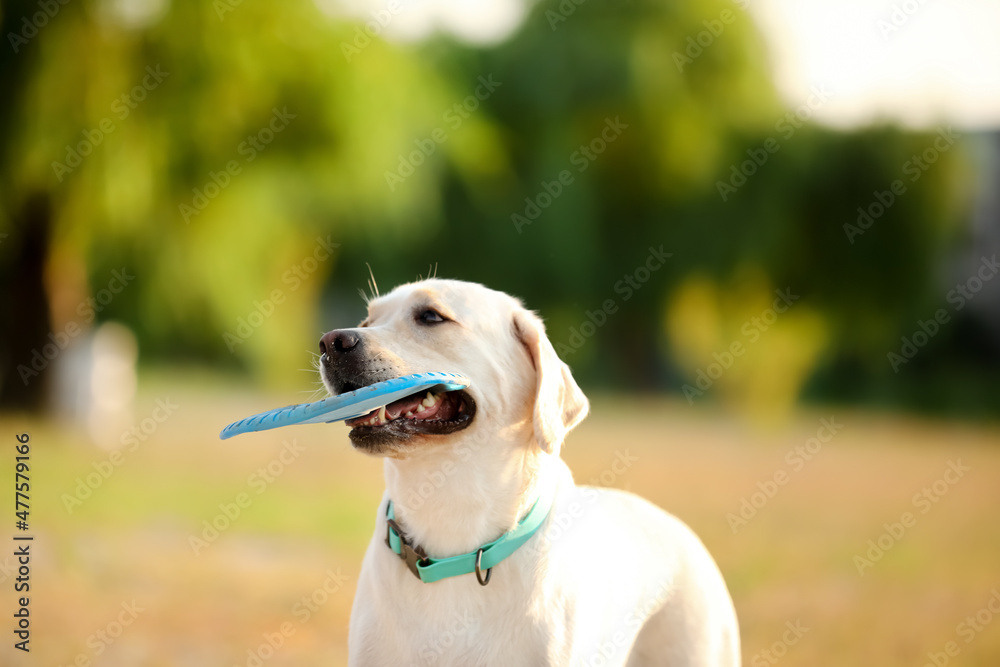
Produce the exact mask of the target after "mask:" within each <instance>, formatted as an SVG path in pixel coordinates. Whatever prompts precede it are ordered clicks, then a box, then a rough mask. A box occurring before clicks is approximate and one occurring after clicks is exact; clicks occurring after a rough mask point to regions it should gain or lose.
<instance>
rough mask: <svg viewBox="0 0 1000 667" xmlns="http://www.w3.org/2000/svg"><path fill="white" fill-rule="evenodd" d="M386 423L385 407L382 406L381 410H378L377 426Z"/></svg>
mask: <svg viewBox="0 0 1000 667" xmlns="http://www.w3.org/2000/svg"><path fill="white" fill-rule="evenodd" d="M387 421H388V420H387V419H386V416H385V406H384V405H383V406H382V407H381V408H379V409H378V423H379V424H384V423H386V422H387Z"/></svg>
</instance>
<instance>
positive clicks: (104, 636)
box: [59, 600, 146, 667]
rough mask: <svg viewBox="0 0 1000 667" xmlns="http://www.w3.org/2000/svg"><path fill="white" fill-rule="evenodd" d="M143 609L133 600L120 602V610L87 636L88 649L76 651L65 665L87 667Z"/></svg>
mask: <svg viewBox="0 0 1000 667" xmlns="http://www.w3.org/2000/svg"><path fill="white" fill-rule="evenodd" d="M144 611H146V610H145V609H144V608H143V607H140V606H139V605H138V604H137V603H136V601H135V600H132V601H131V602H122V603H121V611H119V612H118V615H117V616H115V618H113V619H112V620H110V621H108V623H107V624H106V625H105V626H104V627H103V628H100V629H98V630H97V631H95V632H93V633H92V634H91V635H90V636H89V637H87V642H86V645H87V648H88V649H90V650H89V651H81V652H80V653H77V654H76V656H75V657H74V658H73V660H71V661H70V662H69V663H67V664H66V666H65V667H89V665H91V664H93V662H92V661H93V659H94V658H97V657H100V656H101V655H103V654H104V652H105V651H107V650H108V648H109V647H110V646H111V645H112V644H114V643H115V642H116V641H117V640H118V638H119V637H121V636H122V634H123V633H124V632H125V628H128V627H129V626H131V625H132V624H133V623H135V620H136V619H137V618H139V614H141V613H142V612H144ZM59 667H63V664H62V663H59Z"/></svg>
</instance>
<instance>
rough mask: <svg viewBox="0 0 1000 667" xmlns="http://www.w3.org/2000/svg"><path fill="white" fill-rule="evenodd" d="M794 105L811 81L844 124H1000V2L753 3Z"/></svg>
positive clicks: (826, 118) (823, 114)
mask: <svg viewBox="0 0 1000 667" xmlns="http://www.w3.org/2000/svg"><path fill="white" fill-rule="evenodd" d="M751 12H752V13H753V15H754V17H755V18H756V19H757V22H758V25H760V27H761V28H762V29H763V31H764V34H765V36H766V38H767V40H768V43H769V45H770V49H771V55H772V63H773V66H774V75H775V81H776V82H777V84H778V87H779V90H780V91H781V92H782V94H783V95H784V97H785V98H786V100H787V101H788V102H789V103H790V104H796V105H797V104H800V103H801V102H803V101H804V100H805V99H806V97H808V95H809V92H808V91H809V87H810V86H812V85H820V84H823V85H825V86H826V87H827V88H828V89H829V90H830V91H832V92H833V94H834V95H833V98H832V99H831V100H830V101H829V102H827V103H826V104H825V105H824V106H823V107H822V108H821V109H819V111H818V112H817V115H816V119H817V120H819V121H821V122H826V123H829V124H833V125H837V126H853V125H859V124H862V125H863V124H867V123H870V122H872V121H876V120H879V119H892V120H898V121H900V122H903V123H905V124H907V125H912V126H918V127H922V126H931V125H939V124H941V123H943V122H948V123H954V124H955V125H957V126H960V127H964V128H966V129H973V128H977V129H986V128H997V127H1000V2H998V1H997V0H751Z"/></svg>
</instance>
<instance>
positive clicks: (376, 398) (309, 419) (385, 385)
mask: <svg viewBox="0 0 1000 667" xmlns="http://www.w3.org/2000/svg"><path fill="white" fill-rule="evenodd" d="M468 386H469V378H467V377H465V376H464V375H461V374H459V373H445V372H443V371H431V372H428V373H414V374H413V375H404V376H403V377H398V378H393V379H392V380H385V381H384V382H376V383H375V384H372V385H368V386H367V387H362V388H361V389H355V390H354V391H348V392H345V393H343V394H338V395H337V396H330V397H329V398H324V399H323V400H321V401H316V402H314V403H300V404H299V405H289V406H287V407H284V408H276V409H274V410H268V411H267V412H262V413H260V414H259V415H254V416H253V417H247V418H246V419H241V420H239V421H238V422H233V423H232V424H230V425H229V426H227V427H226V428H224V429H222V433H220V434H219V437H220V438H222V439H223V440H225V439H226V438H231V437H233V436H234V435H239V434H241V433H250V432H252V431H268V430H270V429H272V428H279V427H281V426H292V425H293V424H324V423H329V422H336V421H343V420H344V419H351V418H353V417H360V416H361V415H366V414H368V413H369V412H371V411H372V410H374V409H375V408H380V407H382V406H383V405H388V404H389V403H392V402H393V401H398V400H399V399H401V398H405V397H407V396H412V395H413V394H417V393H420V392H421V391H424V390H425V389H427V390H429V389H432V388H439V389H442V390H444V391H454V390H456V389H465V388H466V387H468Z"/></svg>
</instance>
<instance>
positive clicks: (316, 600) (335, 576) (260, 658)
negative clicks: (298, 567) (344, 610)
mask: <svg viewBox="0 0 1000 667" xmlns="http://www.w3.org/2000/svg"><path fill="white" fill-rule="evenodd" d="M324 574H325V575H326V578H325V579H324V580H323V583H322V584H320V585H319V586H317V587H316V588H315V589H313V591H312V592H311V593H309V595H303V596H302V598H301V599H300V600H299V601H297V602H296V603H295V604H294V605H292V616H293V617H294V618H295V620H296V621H298V625H296V624H295V623H292V621H284V622H283V623H281V625H279V626H278V627H277V628H276V629H275V630H274V631H272V632H265V633H262V634H261V638H262V639H263V640H264V641H262V642H261V643H260V644H258V645H257V646H256V647H254V648H248V649H247V652H246V656H247V657H246V660H245V661H244V662H243V664H244V665H245V667H264V663H265V662H267V661H268V660H270V659H271V658H273V657H274V656H275V654H276V653H277V652H278V651H280V650H281V648H282V647H283V646H284V645H285V642H287V641H288V639H289V638H290V637H291V636H292V635H294V634H295V633H296V632H297V631H298V629H299V628H300V627H302V626H303V625H305V624H306V623H308V622H309V620H310V619H311V618H312V617H313V614H315V613H316V612H318V611H319V610H320V609H322V608H323V606H324V605H325V604H326V603H327V602H329V600H330V598H331V597H332V596H333V595H336V594H337V593H338V592H340V590H341V589H342V588H343V587H344V584H345V583H347V575H345V574H342V573H341V572H340V568H338V569H337V571H336V572H334V571H333V570H327V571H326V572H325V573H324ZM234 667H239V665H234Z"/></svg>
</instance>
